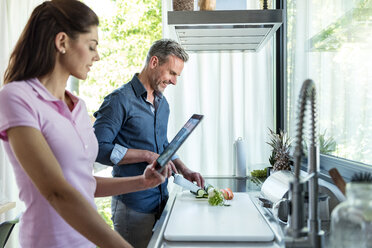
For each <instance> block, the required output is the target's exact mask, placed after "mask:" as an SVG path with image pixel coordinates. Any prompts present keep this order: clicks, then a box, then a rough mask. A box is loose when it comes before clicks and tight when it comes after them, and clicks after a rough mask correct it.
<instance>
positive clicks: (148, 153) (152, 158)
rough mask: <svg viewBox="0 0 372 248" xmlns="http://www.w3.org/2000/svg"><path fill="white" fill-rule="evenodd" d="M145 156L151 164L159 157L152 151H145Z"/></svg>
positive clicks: (146, 160)
mask: <svg viewBox="0 0 372 248" xmlns="http://www.w3.org/2000/svg"><path fill="white" fill-rule="evenodd" d="M145 154H146V155H145V162H147V163H149V164H151V163H153V162H154V161H155V160H156V159H157V158H158V157H159V154H157V153H155V152H152V151H147V150H145Z"/></svg>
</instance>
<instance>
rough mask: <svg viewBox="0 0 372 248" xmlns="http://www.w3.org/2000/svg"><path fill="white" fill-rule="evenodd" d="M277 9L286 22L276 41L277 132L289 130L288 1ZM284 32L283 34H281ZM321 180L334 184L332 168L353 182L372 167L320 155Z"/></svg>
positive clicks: (282, 0)
mask: <svg viewBox="0 0 372 248" xmlns="http://www.w3.org/2000/svg"><path fill="white" fill-rule="evenodd" d="M275 6H276V8H277V9H283V13H284V17H283V18H284V22H283V25H282V27H281V28H280V29H279V30H278V31H277V39H276V40H277V41H276V49H277V51H276V65H275V68H276V70H277V71H276V74H275V75H276V80H275V81H276V87H275V91H276V92H275V96H276V99H275V101H274V102H275V103H276V112H275V114H276V117H275V121H276V130H277V132H278V131H279V130H288V128H287V125H288V123H286V116H287V113H288V108H287V106H286V102H287V86H288V85H287V53H288V51H287V19H288V18H287V1H286V0H276V5H275ZM280 32H282V33H280ZM319 163H320V173H319V174H320V175H319V176H320V178H322V179H324V180H326V181H328V182H330V183H333V181H332V179H331V177H330V176H329V174H328V171H329V170H330V169H332V168H337V170H338V171H339V173H340V174H341V176H342V177H343V178H344V180H345V181H346V182H349V181H350V180H351V177H352V176H353V175H354V174H355V173H364V172H370V173H371V172H372V168H371V166H370V165H367V164H364V163H361V162H358V161H353V160H348V159H346V158H341V157H335V156H330V155H325V154H320V159H319ZM301 170H304V171H307V160H306V159H303V160H302V163H301Z"/></svg>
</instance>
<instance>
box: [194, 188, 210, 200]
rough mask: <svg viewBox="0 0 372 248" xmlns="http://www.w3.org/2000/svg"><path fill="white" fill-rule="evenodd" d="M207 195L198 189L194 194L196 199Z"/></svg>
mask: <svg viewBox="0 0 372 248" xmlns="http://www.w3.org/2000/svg"><path fill="white" fill-rule="evenodd" d="M205 195H207V196H208V194H207V192H205V190H204V189H198V191H197V192H196V198H204V196H205Z"/></svg>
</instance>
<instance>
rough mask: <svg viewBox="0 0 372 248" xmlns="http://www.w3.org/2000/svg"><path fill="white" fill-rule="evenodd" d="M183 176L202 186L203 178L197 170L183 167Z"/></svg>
mask: <svg viewBox="0 0 372 248" xmlns="http://www.w3.org/2000/svg"><path fill="white" fill-rule="evenodd" d="M182 175H183V177H184V178H186V179H187V180H189V181H191V182H196V183H197V184H198V186H199V187H202V188H203V187H204V178H203V177H202V175H201V174H200V173H199V172H195V171H192V170H190V169H185V170H183V171H182Z"/></svg>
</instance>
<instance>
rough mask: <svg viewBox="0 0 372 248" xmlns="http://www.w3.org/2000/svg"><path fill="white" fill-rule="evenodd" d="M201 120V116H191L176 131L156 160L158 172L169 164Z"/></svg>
mask: <svg viewBox="0 0 372 248" xmlns="http://www.w3.org/2000/svg"><path fill="white" fill-rule="evenodd" d="M202 119H203V115H197V114H193V115H192V116H191V118H190V119H189V120H188V121H187V122H186V124H185V125H183V127H182V128H181V130H180V131H178V133H177V135H176V136H175V137H174V138H173V140H172V141H171V142H170V143H169V145H168V146H167V147H166V148H165V150H164V151H163V152H162V153H161V154H160V156H159V157H158V159H156V169H157V170H158V171H160V172H161V171H162V170H163V168H164V166H165V165H166V164H167V163H168V162H169V160H170V159H171V158H172V156H173V155H174V154H175V153H176V152H177V150H178V148H180V146H181V145H182V144H183V142H185V140H186V139H187V137H189V135H190V134H191V132H192V131H193V130H194V129H195V127H196V126H197V125H198V124H199V123H200V121H201V120H202Z"/></svg>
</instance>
